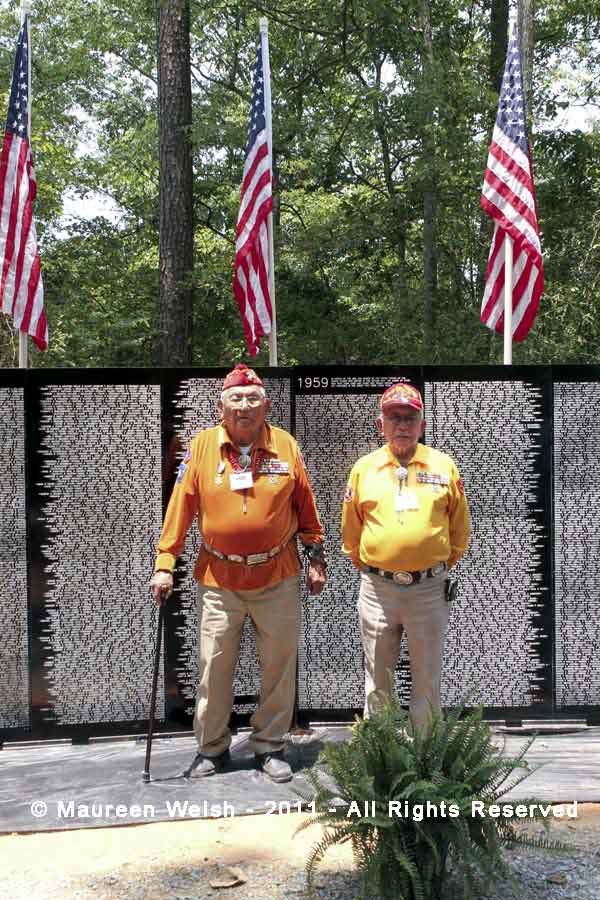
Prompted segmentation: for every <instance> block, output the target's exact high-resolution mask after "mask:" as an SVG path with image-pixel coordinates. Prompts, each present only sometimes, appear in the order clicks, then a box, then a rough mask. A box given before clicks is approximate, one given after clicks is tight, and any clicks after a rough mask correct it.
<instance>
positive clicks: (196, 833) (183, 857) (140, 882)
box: [0, 804, 600, 900]
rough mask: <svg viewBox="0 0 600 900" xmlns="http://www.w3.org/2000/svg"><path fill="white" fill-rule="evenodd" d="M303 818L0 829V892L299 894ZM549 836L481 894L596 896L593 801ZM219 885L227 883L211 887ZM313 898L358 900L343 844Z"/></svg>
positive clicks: (599, 820)
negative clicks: (505, 879) (557, 849)
mask: <svg viewBox="0 0 600 900" xmlns="http://www.w3.org/2000/svg"><path fill="white" fill-rule="evenodd" d="M304 818H305V816H303V815H298V814H292V815H287V816H246V817H237V818H235V819H218V820H199V821H198V820H196V821H190V822H170V823H156V824H148V825H140V826H129V827H117V828H110V829H106V828H90V829H84V830H78V831H63V832H53V833H47V834H40V833H38V834H33V835H18V834H15V835H4V836H0V859H1V861H2V862H1V871H2V888H1V891H0V893H1V895H2V896H3V897H7V898H8V897H10V898H11V900H67V898H68V900H91V898H94V900H167V898H168V900H208V898H211V900H216V898H223V900H225V898H231V900H234V898H236V897H237V898H240V900H242V898H243V900H280V898H306V897H307V896H308V894H307V891H306V880H305V876H304V861H305V859H306V856H307V854H308V851H309V848H310V846H311V845H312V844H313V843H314V842H315V840H316V839H317V837H318V835H319V831H318V830H317V829H316V828H313V829H308V830H306V831H303V832H301V833H300V834H299V835H297V836H294V832H295V830H296V827H297V826H298V824H299V823H300V822H301V821H302V820H303V819H304ZM550 837H554V838H556V839H559V840H562V841H565V842H568V843H570V844H572V845H573V847H574V848H575V849H574V851H573V852H572V853H569V854H563V853H560V854H557V853H550V852H546V853H544V852H534V851H511V852H509V853H507V859H508V860H509V862H510V865H511V868H512V870H513V872H514V873H515V875H516V876H518V877H519V879H520V883H518V884H517V885H513V884H511V883H510V882H509V883H502V884H499V885H496V887H495V889H494V891H493V892H491V893H490V894H488V895H486V898H487V900H542V898H543V900H575V898H577V900H600V805H594V804H586V805H582V806H580V816H579V818H578V819H577V820H576V821H575V824H572V823H571V822H570V823H568V824H566V823H564V822H559V823H557V824H555V825H553V827H552V830H551V832H550ZM236 877H237V884H236V883H235V882H236ZM220 881H227V882H229V883H231V886H230V887H224V886H217V885H218V883H219V882H220ZM211 882H213V883H214V886H211ZM316 896H317V897H319V898H321V900H351V898H358V896H359V891H358V880H357V877H356V876H355V874H354V873H353V868H352V859H351V853H350V851H349V848H348V847H343V848H334V849H333V850H332V851H330V853H329V854H328V855H327V857H326V860H325V862H324V864H322V866H321V867H320V869H319V874H318V877H317V892H316ZM445 900H461V892H460V891H459V890H457V889H456V888H455V889H454V890H451V891H448V892H447V894H446V896H445Z"/></svg>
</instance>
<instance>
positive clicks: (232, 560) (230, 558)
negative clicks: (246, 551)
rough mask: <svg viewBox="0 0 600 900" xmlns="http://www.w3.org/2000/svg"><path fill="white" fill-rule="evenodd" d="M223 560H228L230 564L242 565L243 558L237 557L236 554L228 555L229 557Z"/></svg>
mask: <svg viewBox="0 0 600 900" xmlns="http://www.w3.org/2000/svg"><path fill="white" fill-rule="evenodd" d="M225 559H228V560H229V561H230V562H237V563H243V562H244V557H243V556H238V555H237V554H236V553H230V554H229V556H226V557H225Z"/></svg>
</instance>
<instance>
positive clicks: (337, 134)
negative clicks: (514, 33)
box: [0, 0, 600, 366]
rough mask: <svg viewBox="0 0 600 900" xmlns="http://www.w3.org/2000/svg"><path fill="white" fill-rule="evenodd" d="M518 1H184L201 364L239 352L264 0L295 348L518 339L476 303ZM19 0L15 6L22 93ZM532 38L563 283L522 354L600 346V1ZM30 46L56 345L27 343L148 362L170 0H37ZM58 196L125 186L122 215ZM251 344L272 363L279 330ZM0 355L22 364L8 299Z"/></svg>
mask: <svg viewBox="0 0 600 900" xmlns="http://www.w3.org/2000/svg"><path fill="white" fill-rule="evenodd" d="M501 6H502V3H499V2H494V3H492V4H491V5H490V3H489V2H485V0H469V2H466V0H394V2H393V3H392V2H390V0H360V2H358V0H339V2H333V3H329V4H324V3H321V2H316V0H306V2H304V3H303V4H297V3H291V2H289V0H277V2H276V3H275V2H274V0H263V2H250V0H227V2H225V0H211V2H210V3H206V2H201V0H191V4H190V11H191V16H190V44H191V79H192V126H191V135H190V136H191V143H192V153H193V160H192V162H193V215H194V222H195V225H194V270H193V279H192V281H193V283H192V294H193V297H192V305H193V337H192V358H193V363H194V364H195V365H228V364H230V363H231V362H234V361H236V360H238V359H239V358H242V357H244V356H245V348H244V340H243V331H242V327H241V322H240V320H239V315H238V311H237V307H236V304H235V301H234V299H233V295H232V291H231V272H232V263H233V235H234V228H235V220H236V217H237V211H238V203H239V189H240V182H241V175H242V168H243V153H244V145H245V140H246V126H247V115H248V109H249V102H250V93H251V78H252V71H253V62H254V55H255V52H256V43H257V40H258V21H259V18H260V16H261V15H265V16H267V17H268V19H269V36H270V48H271V73H272V97H273V132H274V139H273V142H274V162H275V177H276V188H275V189H276V194H277V207H276V233H275V241H276V295H277V318H278V332H279V362H280V364H281V365H288V364H295V363H301V364H310V363H340V364H345V363H380V364H381V363H394V364H417V363H488V362H499V361H500V360H501V353H502V340H501V338H500V337H498V336H496V335H492V334H491V332H489V331H488V330H487V329H485V328H484V327H483V326H482V325H481V324H480V322H479V307H480V303H481V294H482V287H483V284H482V277H483V272H484V269H485V263H486V259H487V253H488V250H489V243H490V238H491V225H490V223H489V222H488V221H486V218H485V217H484V216H483V214H482V213H481V211H480V207H479V196H480V192H481V183H482V177H483V171H484V167H485V161H486V157H487V149H488V143H489V138H490V133H491V127H492V124H493V121H494V117H495V111H496V107H497V102H498V95H497V63H496V65H495V64H494V50H495V52H496V56H497V37H496V45H495V44H494V40H493V37H494V28H493V25H494V23H493V16H492V14H493V13H494V12H496V13H497V12H498V9H499V8H500V7H501ZM504 8H506V2H505V0H504ZM16 9H17V7H16V4H15V3H10V4H6V3H5V4H3V7H2V10H1V11H0V35H1V39H0V86H3V87H4V104H5V107H6V104H7V96H8V87H9V83H10V75H11V70H12V60H13V53H14V44H15V37H16V31H17V28H18V24H17V21H16V17H15V12H16ZM496 28H497V26H496ZM533 38H534V53H533V58H532V66H531V69H532V109H531V110H530V117H529V118H530V123H531V142H532V153H533V159H534V172H535V180H536V186H537V199H538V207H539V220H540V226H541V230H542V236H543V248H544V265H545V276H546V277H545V281H546V289H545V294H544V296H543V298H542V301H541V308H540V313H539V314H538V318H537V320H536V322H535V324H534V326H533V329H532V331H531V333H530V335H529V336H528V338H527V339H526V340H525V342H524V343H523V344H520V345H515V347H514V350H513V361H514V362H515V363H527V362H531V363H561V362H575V363H597V362H598V349H597V348H598V346H599V344H600V312H599V308H598V300H597V293H598V290H599V289H600V124H599V120H598V119H596V122H595V123H594V122H592V123H591V124H589V125H587V126H586V127H585V128H582V127H573V125H572V121H573V119H574V117H575V116H576V114H577V113H579V114H580V117H581V114H582V112H583V113H585V110H589V111H591V112H593V111H594V110H595V111H596V113H598V109H599V105H600V96H599V94H600V78H599V75H600V0H538V2H537V4H536V7H535V18H534V31H533ZM32 59H33V110H32V147H33V152H34V158H35V163H36V174H37V180H38V200H37V201H36V221H37V228H38V235H39V238H40V247H41V253H42V267H43V278H44V287H45V297H46V306H47V313H48V319H49V328H50V346H49V349H48V351H47V352H46V353H45V354H38V353H37V352H34V351H33V350H32V351H31V364H32V365H35V366H91V365H97V366H112V365H114V366H145V365H155V364H157V362H158V333H159V233H158V226H159V171H158V168H159V167H158V160H159V141H158V124H157V119H158V116H157V103H158V100H157V98H158V89H157V6H156V4H155V3H154V2H150V0H61V2H60V3H59V2H58V0H36V2H35V3H34V4H33V18H32ZM578 121H579V120H578ZM65 196H69V197H71V198H75V199H76V198H81V199H82V200H85V198H86V197H90V196H92V197H93V196H96V197H97V196H103V197H106V198H109V199H110V201H111V203H112V204H113V207H114V209H115V210H116V214H115V215H114V216H113V217H110V218H105V217H102V216H101V215H98V216H96V217H95V218H91V219H90V218H87V217H85V216H83V215H82V216H80V217H78V216H74V215H71V216H70V217H69V219H66V218H65V216H64V215H62V211H63V201H64V198H65ZM82 205H83V204H82ZM71 206H72V207H73V204H71ZM2 319H5V317H2ZM256 363H257V364H258V365H261V364H262V365H266V364H267V363H268V350H267V348H266V342H265V349H264V350H261V353H260V355H259V356H258V358H257V359H256ZM0 365H4V366H10V365H14V341H13V340H12V338H11V333H10V329H9V327H8V325H7V321H2V322H0Z"/></svg>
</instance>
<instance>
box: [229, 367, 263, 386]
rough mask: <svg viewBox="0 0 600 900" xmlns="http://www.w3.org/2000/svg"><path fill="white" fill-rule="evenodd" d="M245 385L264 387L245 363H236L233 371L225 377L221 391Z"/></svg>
mask: <svg viewBox="0 0 600 900" xmlns="http://www.w3.org/2000/svg"><path fill="white" fill-rule="evenodd" d="M247 384H252V385H255V386H258V387H264V385H263V383H262V381H261V380H260V378H259V377H258V375H257V374H256V372H255V371H254V369H249V368H248V366H247V365H246V363H238V364H237V366H236V367H235V369H232V370H231V372H230V373H229V374H228V375H226V376H225V381H224V382H223V390H224V391H226V390H227V388H232V387H240V386H242V387H243V386H244V385H247Z"/></svg>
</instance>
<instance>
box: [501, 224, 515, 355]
mask: <svg viewBox="0 0 600 900" xmlns="http://www.w3.org/2000/svg"><path fill="white" fill-rule="evenodd" d="M512 301H513V242H512V238H511V237H510V235H508V234H505V235H504V361H503V362H504V365H505V366H510V365H511V364H512V305H513V304H512Z"/></svg>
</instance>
